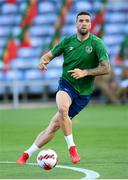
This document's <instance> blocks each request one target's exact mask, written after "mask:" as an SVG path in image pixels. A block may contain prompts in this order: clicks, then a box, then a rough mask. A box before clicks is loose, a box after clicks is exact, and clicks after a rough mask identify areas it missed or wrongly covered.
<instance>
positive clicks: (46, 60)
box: [39, 51, 53, 71]
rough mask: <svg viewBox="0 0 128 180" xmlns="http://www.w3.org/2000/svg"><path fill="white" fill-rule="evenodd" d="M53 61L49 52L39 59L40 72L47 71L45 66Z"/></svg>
mask: <svg viewBox="0 0 128 180" xmlns="http://www.w3.org/2000/svg"><path fill="white" fill-rule="evenodd" d="M52 59H53V55H52V53H51V51H49V52H47V53H45V54H44V55H43V56H42V57H41V58H40V62H39V69H40V70H41V71H47V70H48V68H47V64H48V63H49V62H50V61H51V60H52Z"/></svg>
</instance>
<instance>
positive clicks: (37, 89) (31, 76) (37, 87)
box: [25, 69, 44, 94]
mask: <svg viewBox="0 0 128 180" xmlns="http://www.w3.org/2000/svg"><path fill="white" fill-rule="evenodd" d="M43 76H44V74H43V73H42V72H41V71H39V70H38V69H36V70H34V69H32V70H27V71H26V72H25V80H26V81H28V85H27V92H28V93H32V94H42V93H43V92H44V86H43ZM37 80H40V81H42V83H39V84H32V83H30V81H31V82H37Z"/></svg>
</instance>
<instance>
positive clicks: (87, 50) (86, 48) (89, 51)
mask: <svg viewBox="0 0 128 180" xmlns="http://www.w3.org/2000/svg"><path fill="white" fill-rule="evenodd" d="M92 49H93V48H92V46H86V47H85V51H86V52H87V53H88V54H90V53H91V52H92Z"/></svg>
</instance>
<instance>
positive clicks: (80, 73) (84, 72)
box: [68, 68, 88, 79]
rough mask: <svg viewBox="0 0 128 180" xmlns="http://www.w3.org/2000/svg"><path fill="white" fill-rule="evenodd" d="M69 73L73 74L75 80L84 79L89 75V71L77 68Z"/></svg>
mask: <svg viewBox="0 0 128 180" xmlns="http://www.w3.org/2000/svg"><path fill="white" fill-rule="evenodd" d="M68 72H69V73H71V76H72V77H73V78H75V79H79V78H83V77H85V76H87V75H88V71H87V70H81V69H78V68H75V69H73V70H69V71H68Z"/></svg>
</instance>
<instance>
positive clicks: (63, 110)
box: [58, 106, 69, 119]
mask: <svg viewBox="0 0 128 180" xmlns="http://www.w3.org/2000/svg"><path fill="white" fill-rule="evenodd" d="M58 110H59V114H60V115H61V117H62V119H64V118H66V117H67V116H68V110H69V108H68V107H66V106H62V107H60V108H59V109H58Z"/></svg>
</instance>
